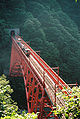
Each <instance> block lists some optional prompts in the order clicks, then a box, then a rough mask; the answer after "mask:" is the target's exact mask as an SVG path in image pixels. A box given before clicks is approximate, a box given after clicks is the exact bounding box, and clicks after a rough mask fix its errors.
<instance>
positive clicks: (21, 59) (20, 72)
mask: <svg viewBox="0 0 80 119" xmlns="http://www.w3.org/2000/svg"><path fill="white" fill-rule="evenodd" d="M10 76H16V77H18V76H21V77H22V76H23V78H24V83H25V90H26V97H27V106H28V112H33V111H34V112H35V113H36V112H37V111H38V112H40V114H39V119H43V118H45V119H47V118H48V117H49V116H50V115H51V114H52V112H51V110H53V105H52V103H51V101H50V99H49V97H48V95H47V93H46V91H45V86H44V84H42V82H41V81H40V77H39V76H38V75H37V74H36V71H35V70H34V69H33V67H32V66H31V64H30V62H29V60H28V58H27V57H26V56H25V54H24V53H23V51H22V50H21V48H19V46H18V44H17V43H16V41H15V39H14V38H13V37H12V51H11V63H10ZM43 79H44V77H43ZM47 108H49V110H48V112H47V111H46V109H47Z"/></svg>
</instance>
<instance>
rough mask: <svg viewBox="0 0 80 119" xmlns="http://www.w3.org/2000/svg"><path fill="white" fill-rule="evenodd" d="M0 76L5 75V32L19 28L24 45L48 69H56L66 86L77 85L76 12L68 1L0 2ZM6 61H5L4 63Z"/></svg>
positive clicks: (79, 68) (7, 56) (7, 53)
mask: <svg viewBox="0 0 80 119" xmlns="http://www.w3.org/2000/svg"><path fill="white" fill-rule="evenodd" d="M0 6H1V7H0V11H1V12H0V41H1V43H0V72H1V74H2V73H6V74H8V71H9V63H10V52H11V40H10V38H9V37H8V35H7V29H9V28H10V29H13V28H20V30H21V35H23V38H24V40H25V41H30V42H31V47H32V48H33V49H34V50H40V51H41V57H42V58H43V59H44V60H45V61H46V62H47V63H48V64H49V65H50V66H52V67H55V66H59V67H60V75H61V77H62V78H63V79H64V80H65V81H66V82H67V83H75V82H76V81H77V82H78V83H79V75H80V74H79V72H80V32H79V29H80V22H79V21H80V20H79V18H80V15H79V13H80V8H79V3H75V0H74V1H70V0H67V1H66V0H64V1H61V0H51V1H50V0H46V1H45V0H27V1H26V0H17V1H16V0H9V1H5V2H2V1H0ZM5 59H6V60H5Z"/></svg>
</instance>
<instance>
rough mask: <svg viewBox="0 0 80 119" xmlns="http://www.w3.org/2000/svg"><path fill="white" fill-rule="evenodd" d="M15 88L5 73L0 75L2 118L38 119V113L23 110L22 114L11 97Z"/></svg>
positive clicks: (0, 112)
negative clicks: (12, 87) (11, 85)
mask: <svg viewBox="0 0 80 119" xmlns="http://www.w3.org/2000/svg"><path fill="white" fill-rule="evenodd" d="M12 92H13V90H12V89H11V87H10V85H9V81H7V80H6V77H5V75H2V76H0V117H1V119H26V118H28V119H31V118H32V119H37V114H35V113H32V114H29V113H27V114H26V113H25V112H22V115H20V114H19V113H20V112H19V111H18V106H16V103H15V102H14V101H13V100H12V98H11V95H10V94H11V93H12Z"/></svg>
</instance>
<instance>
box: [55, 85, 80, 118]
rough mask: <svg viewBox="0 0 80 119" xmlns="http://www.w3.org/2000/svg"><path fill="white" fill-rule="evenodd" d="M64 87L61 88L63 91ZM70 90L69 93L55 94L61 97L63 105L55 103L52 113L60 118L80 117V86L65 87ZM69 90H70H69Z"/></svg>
mask: <svg viewBox="0 0 80 119" xmlns="http://www.w3.org/2000/svg"><path fill="white" fill-rule="evenodd" d="M64 90H65V89H63V92H64ZM66 90H68V92H70V94H69V95H66V94H65V93H61V92H60V93H57V96H58V97H60V98H63V99H64V101H65V106H66V108H65V107H59V106H58V105H57V109H56V111H54V113H55V114H56V115H57V116H58V117H60V119H79V118H80V86H79V87H73V88H72V90H71V89H66ZM69 90H70V91H69Z"/></svg>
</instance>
